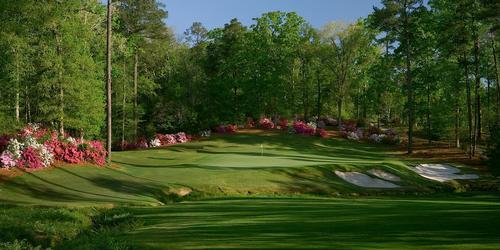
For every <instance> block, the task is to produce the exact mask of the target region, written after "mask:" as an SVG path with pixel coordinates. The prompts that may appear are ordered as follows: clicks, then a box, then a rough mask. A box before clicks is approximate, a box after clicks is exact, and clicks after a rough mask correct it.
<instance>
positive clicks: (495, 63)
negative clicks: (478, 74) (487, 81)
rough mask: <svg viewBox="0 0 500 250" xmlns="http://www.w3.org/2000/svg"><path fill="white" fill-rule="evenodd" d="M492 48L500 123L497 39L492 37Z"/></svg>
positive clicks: (498, 119) (497, 116)
mask: <svg viewBox="0 0 500 250" xmlns="http://www.w3.org/2000/svg"><path fill="white" fill-rule="evenodd" d="M491 48H492V49H493V66H494V67H495V78H496V84H497V108H496V122H497V123H500V80H499V77H498V66H497V53H496V48H495V39H494V38H493V37H492V38H491Z"/></svg>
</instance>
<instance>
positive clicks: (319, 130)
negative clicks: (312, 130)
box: [316, 128, 329, 138]
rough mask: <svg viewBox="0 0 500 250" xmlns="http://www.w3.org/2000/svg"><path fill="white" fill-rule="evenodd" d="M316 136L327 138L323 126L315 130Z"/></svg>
mask: <svg viewBox="0 0 500 250" xmlns="http://www.w3.org/2000/svg"><path fill="white" fill-rule="evenodd" d="M316 136H319V137H321V138H328V137H329V135H328V132H327V131H326V130H325V129H324V128H320V129H317V130H316Z"/></svg>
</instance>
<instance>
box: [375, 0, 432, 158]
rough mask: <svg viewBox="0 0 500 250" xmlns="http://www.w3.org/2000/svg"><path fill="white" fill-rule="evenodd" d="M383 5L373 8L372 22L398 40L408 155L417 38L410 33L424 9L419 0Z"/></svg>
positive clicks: (391, 1) (389, 1)
mask: <svg viewBox="0 0 500 250" xmlns="http://www.w3.org/2000/svg"><path fill="white" fill-rule="evenodd" d="M382 4H383V5H384V7H383V8H377V7H375V8H374V13H373V14H372V16H371V21H372V25H373V26H374V27H376V28H378V29H379V30H380V31H383V32H385V33H386V36H388V37H390V38H391V39H393V40H391V42H393V43H394V42H396V41H397V42H398V43H399V45H398V47H397V49H396V50H395V52H396V53H397V54H398V55H400V56H401V57H403V58H404V64H405V66H404V72H405V89H406V93H407V108H408V154H411V153H413V129H414V123H415V117H414V112H415V107H414V86H413V81H412V62H413V60H414V58H413V56H414V54H415V53H414V51H413V42H414V41H415V40H416V39H417V38H416V37H415V36H416V33H415V32H413V31H414V28H415V26H416V23H417V22H418V17H419V13H420V12H422V11H424V10H426V9H425V7H424V6H423V2H422V1H421V0H383V1H382Z"/></svg>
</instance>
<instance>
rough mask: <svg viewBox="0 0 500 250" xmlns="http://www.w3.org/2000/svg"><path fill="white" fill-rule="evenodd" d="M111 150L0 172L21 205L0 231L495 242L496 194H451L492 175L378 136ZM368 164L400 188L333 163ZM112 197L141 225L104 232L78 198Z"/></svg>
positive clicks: (232, 139) (297, 243) (343, 243)
mask: <svg viewBox="0 0 500 250" xmlns="http://www.w3.org/2000/svg"><path fill="white" fill-rule="evenodd" d="M113 159H114V163H115V164H117V167H112V168H99V167H90V166H89V167H82V166H77V167H76V166H75V167H72V166H66V167H57V168H52V169H47V170H44V171H37V172H32V173H24V174H22V175H21V176H18V177H15V178H11V179H8V180H1V179H0V203H4V204H12V205H18V206H19V205H25V207H7V208H1V207H0V217H2V216H3V217H2V218H7V219H2V218H0V219H2V221H0V234H2V233H3V234H4V232H7V231H11V232H12V233H11V234H4V237H3V238H2V237H0V242H1V241H4V242H10V243H8V244H11V243H12V242H13V239H18V240H22V239H27V240H28V241H29V242H28V243H29V244H33V245H42V246H52V245H56V248H57V247H59V249H195V248H198V249H199V248H212V249H280V248H281V249H311V248H317V249H332V248H357V249H363V248H373V247H376V248H416V247H419V248H420V247H424V248H436V247H437V248H443V249H446V248H447V249H457V248H462V249H470V248H485V249H488V248H489V249H495V248H496V249H498V248H500V240H498V239H499V237H498V236H499V235H500V229H499V227H498V226H497V225H498V224H499V222H500V221H499V220H500V202H499V201H498V198H499V197H498V195H491V196H482V197H479V196H477V194H471V193H467V192H466V193H463V194H455V193H454V192H456V191H467V190H468V189H470V188H471V187H473V186H475V185H482V184H481V183H483V182H486V183H488V185H489V186H491V185H493V186H494V185H496V184H495V183H494V182H492V183H493V184H491V183H490V182H489V181H490V179H488V178H490V177H487V178H485V176H484V173H481V174H482V177H483V178H482V180H480V181H460V182H451V183H444V184H443V183H438V182H434V181H430V180H426V179H423V178H421V177H420V176H418V175H416V174H415V173H414V172H413V171H411V170H409V169H408V168H407V167H408V166H412V165H414V164H416V162H417V161H416V160H413V161H410V160H403V159H401V158H398V157H397V156H395V155H392V154H391V153H390V149H389V148H387V147H382V146H375V145H370V144H363V143H356V142H350V141H346V140H341V139H329V140H325V139H320V138H316V137H305V136H294V135H287V134H268V135H266V134H258V135H251V134H236V135H227V136H214V137H212V138H210V139H207V140H202V141H196V142H192V143H187V144H182V145H175V146H171V147H167V148H159V149H150V150H141V151H129V152H117V153H114V155H113ZM372 168H378V169H383V170H385V171H388V172H391V173H393V174H396V175H398V176H400V177H401V178H402V181H401V182H399V183H397V184H398V185H400V186H401V188H397V189H393V190H386V189H369V188H360V187H357V186H354V185H352V184H349V183H347V182H345V181H343V180H341V179H340V178H338V177H337V176H336V175H335V174H334V170H356V171H361V172H366V171H367V170H369V169H372ZM463 170H464V171H465V172H469V171H471V170H470V169H468V168H466V167H464V168H463ZM478 183H479V184H478ZM488 185H486V186H488ZM489 186H488V187H489ZM179 187H188V188H190V189H192V190H193V193H192V194H191V195H189V196H188V197H187V198H183V199H180V200H183V202H181V203H173V204H172V203H171V202H172V201H173V200H177V201H179V200H178V199H176V197H172V195H171V194H170V193H169V192H170V190H171V189H175V188H179ZM490 194H491V193H490ZM367 196H372V197H378V198H369V197H367ZM336 197H337V198H336ZM340 197H342V198H340ZM353 197H361V198H356V199H353ZM166 203H168V204H166ZM165 204H166V205H165ZM32 205H36V206H40V205H43V206H56V207H58V208H34V207H32ZM61 206H64V207H70V208H60V207H61ZM116 206H118V207H129V208H128V209H127V212H125V214H126V215H127V216H126V217H127V218H128V217H129V216H131V217H134V220H135V219H137V220H138V221H141V222H142V223H144V225H143V226H138V225H139V224H138V225H135V226H134V227H119V228H118V229H116V228H115V225H114V222H113V223H111V224H113V225H112V226H111V228H114V229H112V230H111V233H109V232H108V231H109V230H107V229H105V230H104V232H103V231H102V228H101V226H99V225H102V224H106V223H108V222H106V221H107V220H103V221H102V220H96V219H95V218H100V217H99V216H100V215H101V214H102V213H103V212H102V210H99V211H98V212H95V211H97V210H88V209H89V208H88V207H108V208H109V207H116ZM75 207H77V208H75ZM78 207H82V208H78ZM88 211H94V212H92V213H89V212H88ZM111 211H114V209H113V210H111ZM23 214H26V216H23ZM52 214H55V215H56V216H55V217H57V218H54V216H52ZM61 214H63V215H64V216H62V215H61ZM49 215H50V216H49ZM59 215H61V216H59ZM96 216H97V217H96ZM59 217H61V219H58V218H59ZM64 218H66V219H67V220H66V219H64ZM112 218H114V219H112V220H111V221H114V220H115V219H117V220H118V221H120V218H121V216H118V217H116V218H115V217H112ZM52 220H53V221H52ZM20 225H24V226H20ZM34 225H35V226H34ZM37 226H38V228H39V229H37ZM68 227H70V228H71V229H72V230H66V229H67V228H68ZM105 228H108V227H105ZM37 230H38V231H37ZM66 232H67V233H66ZM7 236H8V237H7ZM37 237H38V238H37ZM40 237H42V238H40ZM12 244H24V243H23V242H21V243H19V242H14V243H12ZM130 244H133V246H131V245H130ZM0 249H2V245H1V244H0ZM6 249H9V247H7V248H6ZM19 249H21V248H19Z"/></svg>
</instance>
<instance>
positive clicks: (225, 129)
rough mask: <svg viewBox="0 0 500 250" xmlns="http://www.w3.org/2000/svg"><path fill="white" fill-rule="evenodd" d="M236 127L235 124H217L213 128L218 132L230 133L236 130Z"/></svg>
mask: <svg viewBox="0 0 500 250" xmlns="http://www.w3.org/2000/svg"><path fill="white" fill-rule="evenodd" d="M237 129H238V127H237V126H236V125H235V124H228V125H222V124H221V125H219V126H217V127H216V128H215V131H216V132H217V133H219V134H232V133H234V132H236V130H237Z"/></svg>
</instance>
